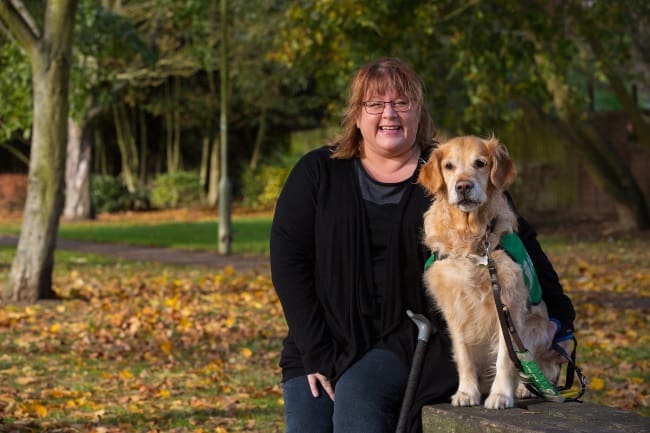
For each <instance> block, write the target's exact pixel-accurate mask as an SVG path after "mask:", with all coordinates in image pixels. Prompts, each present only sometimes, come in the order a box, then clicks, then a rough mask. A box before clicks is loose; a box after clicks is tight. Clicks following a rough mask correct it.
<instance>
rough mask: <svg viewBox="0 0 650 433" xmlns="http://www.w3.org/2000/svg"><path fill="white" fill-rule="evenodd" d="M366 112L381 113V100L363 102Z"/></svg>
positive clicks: (382, 108) (382, 106)
mask: <svg viewBox="0 0 650 433" xmlns="http://www.w3.org/2000/svg"><path fill="white" fill-rule="evenodd" d="M363 105H365V107H366V111H367V112H368V114H381V113H383V111H384V102H383V101H366V102H364V103H363Z"/></svg>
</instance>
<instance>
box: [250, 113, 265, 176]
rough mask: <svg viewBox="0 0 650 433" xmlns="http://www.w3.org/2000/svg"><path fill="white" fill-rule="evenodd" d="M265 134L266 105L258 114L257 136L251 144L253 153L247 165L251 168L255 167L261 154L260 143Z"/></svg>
mask: <svg viewBox="0 0 650 433" xmlns="http://www.w3.org/2000/svg"><path fill="white" fill-rule="evenodd" d="M265 136H266V107H264V108H263V109H262V113H261V114H260V126H259V128H258V129H257V136H256V137H255V145H254V146H253V153H252V155H251V160H250V164H249V167H250V168H251V169H252V170H255V169H256V168H257V164H258V163H259V160H260V157H261V155H262V143H264V137H265Z"/></svg>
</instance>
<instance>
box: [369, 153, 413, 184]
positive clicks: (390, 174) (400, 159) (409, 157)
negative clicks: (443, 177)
mask: <svg viewBox="0 0 650 433" xmlns="http://www.w3.org/2000/svg"><path fill="white" fill-rule="evenodd" d="M419 157H420V147H419V146H417V145H414V146H413V147H412V148H410V149H409V150H408V151H407V152H404V153H402V154H400V155H395V156H389V157H386V156H382V155H377V154H366V155H364V156H363V157H361V165H363V168H364V169H365V170H366V173H368V175H369V176H370V177H371V178H373V179H374V180H376V181H377V182H383V183H397V182H402V181H404V180H406V179H408V178H410V177H411V176H413V173H414V172H415V169H416V167H417V165H418V158H419Z"/></svg>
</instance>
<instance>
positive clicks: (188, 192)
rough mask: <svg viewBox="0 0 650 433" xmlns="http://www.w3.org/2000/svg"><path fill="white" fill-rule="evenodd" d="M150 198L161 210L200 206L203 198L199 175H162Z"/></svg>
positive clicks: (154, 182) (191, 173)
mask: <svg viewBox="0 0 650 433" xmlns="http://www.w3.org/2000/svg"><path fill="white" fill-rule="evenodd" d="M150 198H151V204H152V205H153V206H154V207H157V208H161V209H170V208H171V209H173V208H179V207H193V206H198V205H200V204H201V203H202V198H203V194H202V190H201V180H200V179H199V175H198V174H197V173H194V172H190V171H177V172H174V173H165V174H161V175H159V176H157V177H156V179H154V181H153V183H152V185H151V196H150Z"/></svg>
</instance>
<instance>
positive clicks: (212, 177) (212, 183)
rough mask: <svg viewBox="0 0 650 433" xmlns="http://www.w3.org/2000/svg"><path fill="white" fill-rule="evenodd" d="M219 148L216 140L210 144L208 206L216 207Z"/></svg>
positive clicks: (217, 198)
mask: <svg viewBox="0 0 650 433" xmlns="http://www.w3.org/2000/svg"><path fill="white" fill-rule="evenodd" d="M220 152H221V146H220V142H219V139H218V138H216V137H215V138H214V141H213V142H212V151H211V152H210V171H209V176H208V197H207V200H208V204H209V205H210V206H216V205H217V203H218V202H219V177H220V176H221V171H220V170H219V168H220V161H219V154H220Z"/></svg>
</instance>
